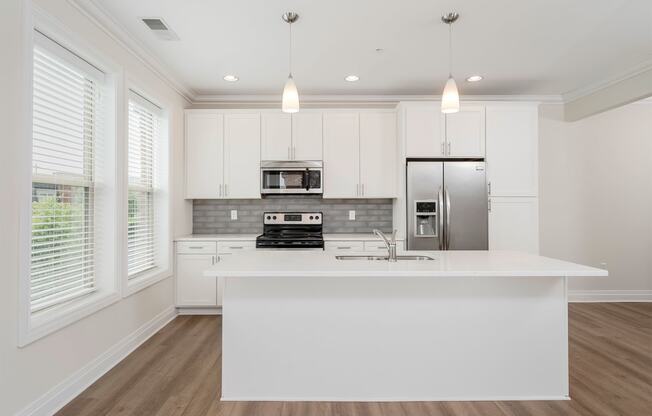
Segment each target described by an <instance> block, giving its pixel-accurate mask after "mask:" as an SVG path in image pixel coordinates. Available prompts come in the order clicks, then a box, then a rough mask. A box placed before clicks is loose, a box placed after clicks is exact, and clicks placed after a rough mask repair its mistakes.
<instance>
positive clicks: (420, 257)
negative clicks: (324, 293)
mask: <svg viewBox="0 0 652 416" xmlns="http://www.w3.org/2000/svg"><path fill="white" fill-rule="evenodd" d="M335 258H336V259H338V260H367V261H374V260H382V261H387V260H388V259H389V257H387V256H360V255H357V256H356V255H352V256H335ZM396 260H399V261H401V260H413V261H422V260H434V259H433V258H432V257H428V256H396Z"/></svg>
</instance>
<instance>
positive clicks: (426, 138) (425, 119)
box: [403, 102, 445, 157]
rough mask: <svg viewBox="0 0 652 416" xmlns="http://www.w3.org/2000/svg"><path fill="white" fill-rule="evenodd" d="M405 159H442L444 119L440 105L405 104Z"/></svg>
mask: <svg viewBox="0 0 652 416" xmlns="http://www.w3.org/2000/svg"><path fill="white" fill-rule="evenodd" d="M403 117H404V120H405V129H404V133H405V138H406V143H405V149H406V151H405V153H406V157H443V156H444V151H445V149H444V134H445V131H444V126H445V118H444V115H443V114H442V113H441V104H440V103H438V102H437V103H434V102H432V103H406V104H405V105H404V109H403Z"/></svg>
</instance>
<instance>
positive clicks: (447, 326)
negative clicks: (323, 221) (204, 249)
mask: <svg viewBox="0 0 652 416" xmlns="http://www.w3.org/2000/svg"><path fill="white" fill-rule="evenodd" d="M401 254H412V255H419V256H423V255H425V256H429V257H431V258H432V260H404V261H398V262H396V263H390V262H387V261H383V260H367V259H364V258H360V259H356V260H350V259H343V260H340V259H337V258H336V256H335V255H334V254H333V253H329V252H288V251H256V252H249V253H242V254H237V255H233V256H228V257H225V258H224V259H223V260H221V261H219V262H218V263H217V264H216V265H215V266H213V267H211V268H210V269H209V270H207V271H206V272H205V275H206V276H210V277H216V276H217V277H223V278H225V283H224V284H225V288H224V299H223V318H222V319H223V321H222V324H223V329H222V348H223V349H222V400H284V401H286V400H301V401H312V400H317V401H322V400H324V401H394V400H401V401H403V400H405V401H407V400H419V401H422V400H560V399H566V398H568V395H569V389H568V316H567V301H568V296H567V280H568V279H569V278H574V277H582V276H606V275H607V272H606V271H605V270H601V269H596V268H592V267H587V266H582V265H578V264H573V263H568V262H563V261H560V260H554V259H550V258H545V257H540V256H534V255H528V254H523V253H515V252H495V251H493V252H492V251H447V252H427V251H419V252H412V253H409V252H407V253H401Z"/></svg>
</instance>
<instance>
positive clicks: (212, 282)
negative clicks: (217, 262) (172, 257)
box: [177, 254, 217, 306]
mask: <svg viewBox="0 0 652 416" xmlns="http://www.w3.org/2000/svg"><path fill="white" fill-rule="evenodd" d="M214 258H215V256H213V255H208V254H179V255H177V306H217V280H216V278H212V277H205V276H204V271H205V270H206V269H208V268H210V267H211V266H212V265H213V259H214Z"/></svg>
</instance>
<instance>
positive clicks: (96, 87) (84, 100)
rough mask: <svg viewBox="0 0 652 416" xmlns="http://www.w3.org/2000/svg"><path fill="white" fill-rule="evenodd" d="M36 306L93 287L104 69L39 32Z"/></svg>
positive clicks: (33, 267)
mask: <svg viewBox="0 0 652 416" xmlns="http://www.w3.org/2000/svg"><path fill="white" fill-rule="evenodd" d="M35 35H36V37H37V39H36V40H37V42H36V44H35V47H34V55H33V63H34V73H33V109H32V111H33V122H32V123H33V126H32V127H33V141H32V229H31V261H30V285H29V286H30V295H29V305H30V308H29V309H30V312H31V313H34V312H38V311H42V310H45V309H48V308H51V307H53V306H56V305H61V304H63V303H66V302H69V301H71V300H73V299H76V298H79V297H82V296H84V295H88V294H90V293H93V292H94V291H96V289H97V282H96V254H97V253H96V251H97V245H96V237H97V227H96V150H97V147H98V144H99V143H100V141H99V137H100V132H101V128H100V124H101V116H102V111H100V109H101V108H102V105H101V101H102V94H101V88H100V83H101V82H102V80H103V73H101V72H100V71H98V70H97V69H96V68H94V67H92V66H91V65H89V64H88V63H87V62H85V61H83V60H82V59H81V58H79V57H77V56H76V55H74V54H72V53H71V52H69V51H67V50H66V49H64V48H62V47H61V46H59V45H58V44H56V43H54V42H53V41H51V40H49V39H47V38H45V37H44V36H43V35H40V34H39V33H38V32H37V33H36V34H35Z"/></svg>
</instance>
